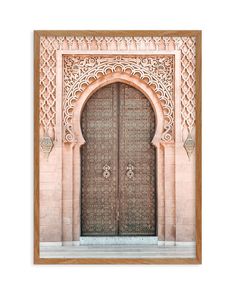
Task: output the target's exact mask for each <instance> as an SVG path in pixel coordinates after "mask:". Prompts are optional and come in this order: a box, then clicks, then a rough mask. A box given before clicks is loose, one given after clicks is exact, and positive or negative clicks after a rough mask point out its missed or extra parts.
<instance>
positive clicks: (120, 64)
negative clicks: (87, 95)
mask: <svg viewBox="0 0 236 294" xmlns="http://www.w3.org/2000/svg"><path fill="white" fill-rule="evenodd" d="M118 70H119V71H121V72H128V73H129V74H130V75H133V76H137V77H138V78H140V79H142V80H144V81H145V82H146V83H147V84H148V85H151V86H153V89H154V91H155V92H156V93H158V95H159V99H160V101H161V103H162V107H163V112H164V131H163V134H162V140H163V141H167V142H169V141H171V140H172V139H173V126H174V91H173V87H174V56H170V55H165V56H158V57H139V56H135V57H125V56H113V57H101V56H93V57H79V56H76V55H73V56H65V57H64V78H63V80H64V104H63V120H64V127H65V130H64V132H65V137H64V140H65V142H73V141H74V140H75V138H74V133H73V126H72V116H73V108H74V103H75V102H76V100H77V95H76V94H77V92H83V90H84V87H85V86H87V85H89V84H90V83H91V81H93V80H96V79H98V78H99V77H100V76H103V75H106V74H107V72H116V71H118Z"/></svg>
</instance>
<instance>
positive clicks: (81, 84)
mask: <svg viewBox="0 0 236 294" xmlns="http://www.w3.org/2000/svg"><path fill="white" fill-rule="evenodd" d="M34 38H35V40H34V46H35V49H34V61H35V64H34V66H35V67H34V73H35V80H34V87H35V88H34V89H35V90H34V91H35V92H34V111H35V115H34V118H35V120H34V123H35V129H34V150H35V153H34V155H35V159H34V179H35V184H34V187H35V194H34V200H35V202H34V220H35V224H34V236H35V238H34V261H35V263H37V264H50V263H57V264H60V263H61V264H65V263H79V264H85V263H91V264H94V263H109V264H111V263H114V264H115V263H116V264H117V263H118V264H122V263H127V264H138V263H140V264H141V263H145V264H157V263H158V264H167V263H168V264H184V263H185V264H186V263H187V264H199V263H201V31H35V32H34Z"/></svg>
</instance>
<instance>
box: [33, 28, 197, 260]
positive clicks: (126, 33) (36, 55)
mask: <svg viewBox="0 0 236 294" xmlns="http://www.w3.org/2000/svg"><path fill="white" fill-rule="evenodd" d="M99 35H100V36H101V35H102V36H159V37H163V36H165V37H175V36H176V37H177V36H178V37H179V36H181V37H182V36H183V37H185V36H186V37H195V38H196V257H195V258H135V259H133V258H132V259H131V258H82V259H80V258H40V255H39V225H40V224H39V215H40V214H39V213H40V212H39V196H40V195H39V165H40V162H39V139H40V138H39V78H40V76H39V62H40V52H39V51H40V37H41V36H99ZM201 156H202V155H201V31H35V32H34V263H35V264H199V263H201V260H202V232H201V229H202V228H201V226H202V199H201V173H202V166H201Z"/></svg>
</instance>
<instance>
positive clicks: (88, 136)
mask: <svg viewBox="0 0 236 294" xmlns="http://www.w3.org/2000/svg"><path fill="white" fill-rule="evenodd" d="M117 101H118V89H117V84H111V85H108V86H106V87H103V88H101V89H100V90H99V91H97V92H96V93H95V94H93V96H92V97H91V98H90V99H89V100H88V102H87V103H86V105H85V108H84V110H83V114H82V120H81V125H82V132H83V135H84V137H85V141H86V143H85V145H84V146H83V147H82V152H81V156H82V157H81V166H82V169H81V174H82V191H81V192H82V193H81V194H82V197H81V198H82V201H81V202H82V203H81V204H82V212H81V216H82V235H84V236H86V235H87V236H89V235H117V230H118V228H117V226H118V224H117V213H116V208H117V203H116V202H117V185H118V174H117V173H118V162H117V161H118V158H117V154H118V127H117V123H118V118H117V115H118V113H117ZM109 168H110V169H109Z"/></svg>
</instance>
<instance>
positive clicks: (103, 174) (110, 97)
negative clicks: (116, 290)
mask: <svg viewBox="0 0 236 294" xmlns="http://www.w3.org/2000/svg"><path fill="white" fill-rule="evenodd" d="M81 127H82V132H83V136H84V138H85V144H84V145H83V146H82V147H81V236H156V235H157V232H156V231H157V215H156V213H157V195H156V193H157V189H156V187H157V185H156V184H157V183H156V150H155V146H153V145H152V144H151V141H152V139H153V136H154V134H155V128H156V122H155V114H154V111H153V108H152V106H151V103H150V102H149V100H148V99H147V98H146V97H145V96H144V94H143V93H141V92H140V91H139V90H137V89H136V88H134V87H132V86H130V85H127V84H125V83H121V82H118V83H112V84H109V85H106V86H104V87H102V88H100V89H98V90H97V91H96V92H95V93H94V94H93V95H92V96H91V97H90V98H89V99H88V101H87V102H86V104H85V107H84V109H83V112H82V116H81Z"/></svg>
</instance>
